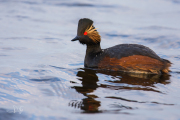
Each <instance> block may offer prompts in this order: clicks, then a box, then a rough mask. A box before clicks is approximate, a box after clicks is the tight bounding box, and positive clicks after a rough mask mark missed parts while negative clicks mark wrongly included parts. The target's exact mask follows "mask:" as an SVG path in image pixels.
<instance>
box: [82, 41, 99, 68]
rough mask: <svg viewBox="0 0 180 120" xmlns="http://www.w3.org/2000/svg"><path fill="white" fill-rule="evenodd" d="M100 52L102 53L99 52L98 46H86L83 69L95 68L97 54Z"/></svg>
mask: <svg viewBox="0 0 180 120" xmlns="http://www.w3.org/2000/svg"><path fill="white" fill-rule="evenodd" d="M101 52H102V50H101V46H100V44H96V45H87V49H86V56H85V61H84V66H85V67H96V66H97V63H96V62H97V60H96V59H98V54H99V53H101Z"/></svg>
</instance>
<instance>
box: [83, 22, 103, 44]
mask: <svg viewBox="0 0 180 120" xmlns="http://www.w3.org/2000/svg"><path fill="white" fill-rule="evenodd" d="M85 32H87V36H88V37H89V38H91V39H92V40H93V41H94V42H95V43H98V42H100V41H101V36H100V35H99V33H98V32H97V29H95V27H94V26H93V25H91V26H90V27H89V28H87V29H86V30H85Z"/></svg>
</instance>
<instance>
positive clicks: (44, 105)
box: [0, 0, 180, 120]
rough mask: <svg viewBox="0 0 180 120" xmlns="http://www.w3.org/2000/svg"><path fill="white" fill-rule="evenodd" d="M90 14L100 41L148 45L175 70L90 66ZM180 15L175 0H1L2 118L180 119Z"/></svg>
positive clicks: (178, 4) (102, 44)
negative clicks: (86, 31) (84, 34)
mask: <svg viewBox="0 0 180 120" xmlns="http://www.w3.org/2000/svg"><path fill="white" fill-rule="evenodd" d="M85 17H86V18H91V19H92V20H94V25H95V27H96V28H98V32H99V33H100V35H101V38H102V42H101V47H102V48H107V47H111V46H114V45H117V44H122V43H136V44H142V45H145V46H148V47H150V48H151V49H153V50H154V51H155V52H156V53H157V54H158V55H159V56H160V57H162V58H164V59H168V60H170V61H171V62H172V63H173V65H172V67H171V72H170V74H168V75H162V76H158V75H142V74H126V73H120V72H110V71H97V70H92V69H85V68H84V66H83V63H84V56H85V50H86V46H85V45H84V46H83V45H80V44H79V43H78V42H71V41H70V40H71V39H72V38H74V37H75V36H76V33H77V31H76V30H77V23H78V20H79V19H80V18H85ZM179 20H180V2H179V1H178V0H156V1H152V0H146V1H144V0H126V1H123V0H111V1H109V0H104V1H97V0H93V1H90V0H85V1H80V0H69V1H67V0H14V1H12V0H0V28H1V29H0V63H1V64H0V106H1V107H0V120H1V119H2V120H5V119H6V120H8V119H13V120H21V119H22V120H25V119H29V120H33V119H40V120H48V119H51V120H59V119H65V120H66V119H67V120H69V119H74V120H90V119H104V120H109V119H113V120H116V119H120V118H121V119H143V120H144V119H148V120H154V119H158V120H159V119H163V120H165V119H167V120H169V119H172V120H178V119H180V102H179V101H180V96H179V93H180V82H179V81H180V62H179V61H180V52H179V51H180V34H179V33H180V24H179Z"/></svg>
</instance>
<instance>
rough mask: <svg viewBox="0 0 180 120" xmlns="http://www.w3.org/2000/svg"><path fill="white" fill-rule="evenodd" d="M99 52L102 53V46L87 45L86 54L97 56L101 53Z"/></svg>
mask: <svg viewBox="0 0 180 120" xmlns="http://www.w3.org/2000/svg"><path fill="white" fill-rule="evenodd" d="M99 52H101V46H100V44H95V45H87V48H86V54H96V53H99Z"/></svg>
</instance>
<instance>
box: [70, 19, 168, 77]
mask: <svg viewBox="0 0 180 120" xmlns="http://www.w3.org/2000/svg"><path fill="white" fill-rule="evenodd" d="M76 40H79V42H80V43H81V44H85V45H86V46H87V48H86V55H85V60H84V66H85V67H88V68H98V69H100V70H111V71H124V72H133V73H144V74H161V73H168V72H169V71H170V70H169V67H170V66H171V62H170V61H169V60H166V59H163V58H160V57H159V56H158V55H157V54H156V53H155V52H154V51H153V50H151V49H150V48H148V47H146V46H144V45H140V44H119V45H115V46H113V47H110V48H107V49H101V46H100V42H101V36H100V35H99V33H98V31H97V29H96V28H95V27H94V25H93V21H92V20H91V19H89V18H82V19H80V20H79V23H78V29H77V36H76V37H75V38H74V39H72V40H71V41H76Z"/></svg>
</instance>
